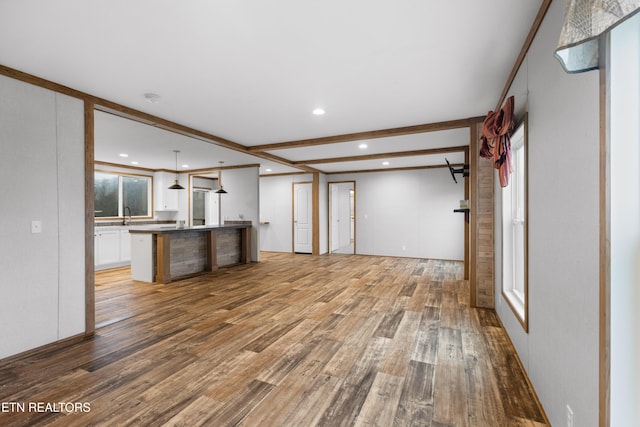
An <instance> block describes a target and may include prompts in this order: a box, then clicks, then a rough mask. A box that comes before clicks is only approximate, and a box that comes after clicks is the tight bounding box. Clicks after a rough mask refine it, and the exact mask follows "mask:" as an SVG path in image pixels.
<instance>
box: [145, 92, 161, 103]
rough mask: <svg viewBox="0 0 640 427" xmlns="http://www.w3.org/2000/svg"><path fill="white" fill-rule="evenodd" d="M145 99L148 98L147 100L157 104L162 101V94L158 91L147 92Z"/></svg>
mask: <svg viewBox="0 0 640 427" xmlns="http://www.w3.org/2000/svg"><path fill="white" fill-rule="evenodd" d="M144 99H146V100H147V102H149V103H151V104H157V103H158V102H160V95H158V94H156V93H145V94H144Z"/></svg>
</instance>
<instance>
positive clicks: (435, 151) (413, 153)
mask: <svg viewBox="0 0 640 427" xmlns="http://www.w3.org/2000/svg"><path fill="white" fill-rule="evenodd" d="M467 148H468V147H467V146H466V145H460V146H457V147H443V148H430V149H426V150H411V151H396V152H393V153H379V154H367V155H364V156H349V157H334V158H330V159H312V160H298V161H294V162H292V164H294V165H295V166H298V165H317V164H322V163H338V162H355V161H362V160H376V159H388V158H393V157H414V156H429V155H434V154H446V153H458V152H464V150H466V149H467Z"/></svg>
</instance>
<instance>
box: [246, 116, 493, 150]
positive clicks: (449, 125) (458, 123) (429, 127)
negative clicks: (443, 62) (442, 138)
mask: <svg viewBox="0 0 640 427" xmlns="http://www.w3.org/2000/svg"><path fill="white" fill-rule="evenodd" d="M478 120H484V116H482V117H470V118H467V119H458V120H449V121H446V122H437V123H427V124H422V125H415V126H405V127H399V128H391V129H382V130H374V131H367V132H356V133H348V134H344V135H334V136H326V137H323V138H311V139H301V140H298V141H289V142H278V143H274V144H263V145H253V146H251V147H248V148H249V151H250V152H252V153H254V152H260V151H271V150H284V149H287V148H301V147H311V146H314V145H324V144H336V143H339V142H349V141H360V140H363V139H376V138H386V137H390V136H401V135H412V134H415V133H424V132H437V131H443V130H451V129H462V128H466V127H469V126H470V123H472V122H476V121H478Z"/></svg>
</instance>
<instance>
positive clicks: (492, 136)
mask: <svg viewBox="0 0 640 427" xmlns="http://www.w3.org/2000/svg"><path fill="white" fill-rule="evenodd" d="M513 106H514V98H513V96H510V97H509V98H507V100H506V102H505V103H504V105H503V107H502V109H501V110H499V111H495V112H494V111H489V114H487V118H486V119H485V120H484V123H483V125H482V136H481V137H480V139H481V140H482V147H481V148H480V157H484V158H485V159H493V165H494V167H495V168H496V169H498V176H499V177H500V186H502V187H506V186H507V185H509V175H510V174H511V140H510V139H509V135H510V134H511V133H512V132H513V128H514V125H515V121H514V118H513Z"/></svg>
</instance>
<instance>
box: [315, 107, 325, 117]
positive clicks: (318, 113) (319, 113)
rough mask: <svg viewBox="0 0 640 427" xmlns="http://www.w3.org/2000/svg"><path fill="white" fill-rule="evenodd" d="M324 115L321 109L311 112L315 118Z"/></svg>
mask: <svg viewBox="0 0 640 427" xmlns="http://www.w3.org/2000/svg"><path fill="white" fill-rule="evenodd" d="M324 113H325V111H324V110H323V109H322V108H316V109H315V110H313V114H315V115H316V116H321V115H323V114H324Z"/></svg>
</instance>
